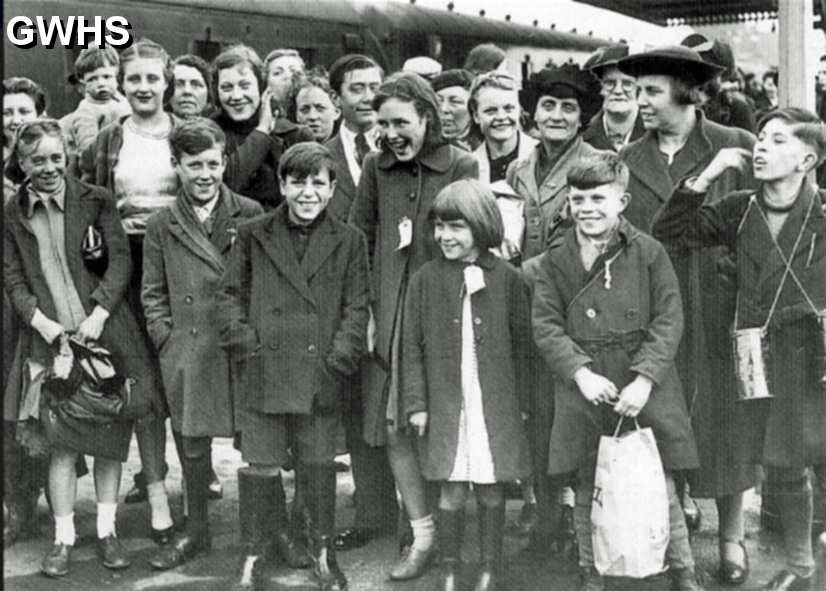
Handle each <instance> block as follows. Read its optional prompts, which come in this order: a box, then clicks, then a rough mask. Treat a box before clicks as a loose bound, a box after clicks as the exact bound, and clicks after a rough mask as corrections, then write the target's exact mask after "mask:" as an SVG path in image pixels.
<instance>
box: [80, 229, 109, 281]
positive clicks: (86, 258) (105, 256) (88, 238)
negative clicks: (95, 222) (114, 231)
mask: <svg viewBox="0 0 826 591" xmlns="http://www.w3.org/2000/svg"><path fill="white" fill-rule="evenodd" d="M80 256H81V258H82V259H83V264H84V265H86V268H87V269H89V271H91V272H92V273H94V274H95V275H98V276H103V274H104V273H106V269H107V267H108V266H109V252H108V251H107V249H106V242H105V241H104V240H103V235H102V234H101V233H100V231H98V229H97V228H95V227H94V226H92V225H90V226H88V227H87V228H86V231H85V232H84V233H83V240H82V241H81V243H80Z"/></svg>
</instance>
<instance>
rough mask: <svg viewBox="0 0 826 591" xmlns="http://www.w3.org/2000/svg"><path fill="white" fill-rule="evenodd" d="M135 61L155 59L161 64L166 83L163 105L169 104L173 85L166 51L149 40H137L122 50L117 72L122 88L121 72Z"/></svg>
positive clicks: (170, 66)
mask: <svg viewBox="0 0 826 591" xmlns="http://www.w3.org/2000/svg"><path fill="white" fill-rule="evenodd" d="M136 59H156V60H159V61H160V62H161V63H162V64H163V77H164V80H165V81H166V91H165V92H164V96H163V104H166V103H168V102H169V99H170V98H172V94H173V93H174V92H175V84H174V83H173V71H172V58H170V57H169V54H168V53H167V52H166V50H165V49H164V48H163V46H161V45H160V44H158V43H155V42H154V41H152V40H151V39H146V38H143V39H139V40H138V41H136V42H135V43H134V44H132V45H130V46H129V47H127V48H126V49H124V50H123V51H122V52H121V54H120V70H118V84H120V85H121V87H123V72H124V70H125V69H126V64H128V63H129V62H131V61H134V60H136Z"/></svg>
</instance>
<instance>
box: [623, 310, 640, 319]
mask: <svg viewBox="0 0 826 591" xmlns="http://www.w3.org/2000/svg"><path fill="white" fill-rule="evenodd" d="M638 313H639V312H638V311H637V309H636V308H628V309H627V310H626V311H625V317H626V318H627V319H628V320H633V319H634V318H636V317H637V314H638Z"/></svg>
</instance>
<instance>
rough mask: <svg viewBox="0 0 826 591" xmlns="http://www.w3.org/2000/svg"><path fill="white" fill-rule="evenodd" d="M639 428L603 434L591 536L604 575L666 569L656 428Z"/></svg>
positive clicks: (662, 483)
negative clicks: (620, 432)
mask: <svg viewBox="0 0 826 591" xmlns="http://www.w3.org/2000/svg"><path fill="white" fill-rule="evenodd" d="M634 423H635V425H636V429H634V430H633V431H629V432H627V433H625V434H623V435H622V436H619V430H620V426H621V425H622V419H620V422H619V424H618V425H617V430H616V432H615V433H614V436H613V437H609V436H603V437H601V438H600V443H599V452H598V455H597V470H596V477H595V481H594V498H593V505H592V509H591V537H592V540H593V547H594V566H595V567H596V569H597V571H598V572H599V573H600V574H601V575H603V576H611V577H632V578H635V579H641V578H644V577H648V576H650V575H654V574H657V573H660V572H662V571H663V568H664V561H665V550H666V547H667V546H668V539H669V523H668V494H667V491H666V483H665V472H664V471H663V465H662V460H661V459H660V453H659V451H658V449H657V442H656V440H655V439H654V432H653V431H652V430H651V429H649V428H645V429H641V428H640V426H639V424H637V422H636V420H635V421H634Z"/></svg>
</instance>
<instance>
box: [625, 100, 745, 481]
mask: <svg viewBox="0 0 826 591" xmlns="http://www.w3.org/2000/svg"><path fill="white" fill-rule="evenodd" d="M695 113H696V115H697V122H696V124H695V126H694V128H693V130H692V131H691V133H690V134H689V136H688V139H687V141H686V144H685V145H684V146H683V148H682V149H681V150H680V151H679V152H677V154H676V155H675V157H674V161H673V163H672V164H671V166H670V167H669V166H668V165H667V162H666V161H665V159H664V157H663V155H662V154H661V153H660V151H659V146H658V143H657V135H656V133H654V132H653V131H647V132H646V133H645V135H644V136H642V137H641V138H640V139H639V140H637V141H636V142H634V143H632V144H629V145H628V146H626V147H625V149H623V150H622V151H621V152H620V157H621V158H622V159H623V160H624V161H625V163H626V164H627V165H628V168H629V171H630V173H631V175H630V180H629V184H628V193H629V194H630V195H631V202H630V203H629V205H628V208H627V209H626V210H625V212H624V215H625V217H626V218H627V219H628V221H629V222H631V223H632V224H633V225H634V226H636V227H637V228H639V229H641V230H642V231H644V232H650V231H651V225H652V224H653V220H654V217H655V215H656V214H657V212H658V211H660V210H661V209H662V208H663V206H664V205H665V204H666V202H667V201H668V199H669V198H670V197H671V195H672V194H673V192H674V189H675V186H676V184H677V182H679V181H680V180H682V179H684V178H686V177H689V176H693V175H698V174H700V173H701V172H702V171H703V170H704V169H705V167H706V166H708V165H709V163H711V160H712V159H713V158H714V157H715V156H716V155H717V153H718V152H719V151H720V150H721V149H723V148H732V147H738V148H744V149H747V150H751V149H752V146H753V145H754V136H753V135H751V134H750V133H748V132H746V131H743V130H742V129H736V128H729V127H724V126H722V125H718V124H717V123H713V122H711V121H708V120H707V119H706V118H705V116H704V115H703V114H702V112H701V111H699V110H695ZM754 186H756V183H755V181H754V179H753V177H752V175H751V171H750V170H749V171H744V172H741V171H738V170H727V171H726V172H725V173H723V175H722V176H721V177H720V178H719V179H717V181H716V182H715V183H714V184H713V185H712V187H711V190H710V191H709V193H708V195H707V196H706V199H707V202H709V203H711V202H714V201H717V200H719V199H721V198H722V197H723V196H724V195H726V194H728V193H730V192H731V191H735V190H738V189H747V188H751V187H754ZM672 262H673V264H674V270H675V272H676V273H677V279H678V280H679V282H680V293H681V295H682V299H683V309H684V312H685V331H684V333H683V340H682V343H681V344H680V349H679V351H678V353H677V370H678V371H679V373H680V379H681V380H682V386H683V393H684V394H685V396H686V400H687V401H688V408H689V412H690V413H691V419H692V424H693V426H694V431H695V433H697V443H698V446H699V452H700V470H699V471H698V472H697V474H696V479H694V480H693V481H692V485H691V489H692V493H693V494H694V495H695V496H698V497H702V496H708V497H717V496H721V495H725V494H731V493H734V492H740V491H743V490H746V489H748V488H750V487H752V486H754V485H755V484H757V482H758V479H759V471H758V468H757V466H755V465H743V464H739V463H737V462H736V458H735V457H734V456H733V455H732V449H733V448H734V446H736V445H737V442H736V441H735V440H734V433H733V432H732V430H731V429H729V428H728V423H727V422H726V419H725V417H730V416H732V415H733V414H734V404H735V398H736V397H735V385H734V380H733V379H729V376H732V375H733V370H732V358H731V347H730V346H729V336H728V327H729V326H730V325H731V319H732V315H733V314H734V294H735V291H736V289H735V287H734V281H733V279H732V278H731V275H732V273H733V263H732V259H731V256H730V253H728V252H727V250H726V249H725V248H722V247H715V248H707V249H702V250H698V251H695V252H694V253H693V254H692V255H691V256H689V257H687V258H681V259H678V260H675V261H672Z"/></svg>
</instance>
